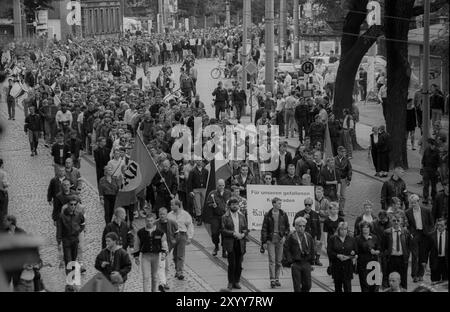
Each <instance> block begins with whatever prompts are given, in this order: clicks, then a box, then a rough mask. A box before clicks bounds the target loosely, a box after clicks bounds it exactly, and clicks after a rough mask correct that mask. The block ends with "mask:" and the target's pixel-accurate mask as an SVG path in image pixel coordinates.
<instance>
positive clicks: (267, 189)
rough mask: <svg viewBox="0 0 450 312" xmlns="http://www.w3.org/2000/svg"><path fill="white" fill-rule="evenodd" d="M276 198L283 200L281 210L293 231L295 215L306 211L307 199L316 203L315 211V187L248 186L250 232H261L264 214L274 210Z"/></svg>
mask: <svg viewBox="0 0 450 312" xmlns="http://www.w3.org/2000/svg"><path fill="white" fill-rule="evenodd" d="M274 197H278V198H280V199H281V200H282V204H281V209H282V210H283V211H284V212H286V213H287V215H288V217H289V223H290V224H291V228H292V229H293V227H292V223H293V222H294V216H295V214H296V213H297V212H299V211H300V210H303V209H305V205H304V200H305V198H307V197H311V198H312V199H313V201H314V205H313V209H314V207H315V199H314V186H291V185H253V184H247V214H248V228H249V230H257V231H259V230H261V227H262V223H263V220H264V214H265V213H266V212H268V211H269V210H270V209H271V208H272V199H273V198H274Z"/></svg>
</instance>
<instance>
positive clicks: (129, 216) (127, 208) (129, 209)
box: [123, 204, 135, 226]
mask: <svg viewBox="0 0 450 312" xmlns="http://www.w3.org/2000/svg"><path fill="white" fill-rule="evenodd" d="M134 205H135V204H131V205H128V206H123V208H124V209H125V212H126V213H127V220H128V223H129V225H130V226H131V225H132V224H133V220H134V208H135V206H134Z"/></svg>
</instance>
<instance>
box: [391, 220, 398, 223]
mask: <svg viewBox="0 0 450 312" xmlns="http://www.w3.org/2000/svg"><path fill="white" fill-rule="evenodd" d="M392 222H395V223H400V220H392Z"/></svg>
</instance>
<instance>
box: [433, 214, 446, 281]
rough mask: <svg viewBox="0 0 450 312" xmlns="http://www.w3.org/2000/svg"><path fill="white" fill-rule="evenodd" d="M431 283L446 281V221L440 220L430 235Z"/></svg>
mask: <svg viewBox="0 0 450 312" xmlns="http://www.w3.org/2000/svg"><path fill="white" fill-rule="evenodd" d="M430 241H431V248H430V250H431V252H430V268H431V282H433V283H439V282H441V281H448V231H447V220H446V219H444V218H440V219H438V220H437V222H436V229H435V230H434V231H433V232H431V233H430Z"/></svg>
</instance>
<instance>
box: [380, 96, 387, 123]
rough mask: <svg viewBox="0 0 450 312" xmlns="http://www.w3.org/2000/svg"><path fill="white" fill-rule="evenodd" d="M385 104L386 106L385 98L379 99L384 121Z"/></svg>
mask: <svg viewBox="0 0 450 312" xmlns="http://www.w3.org/2000/svg"><path fill="white" fill-rule="evenodd" d="M386 106H387V98H382V99H381V108H382V109H383V117H384V120H385V121H386V109H387V108H386Z"/></svg>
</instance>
